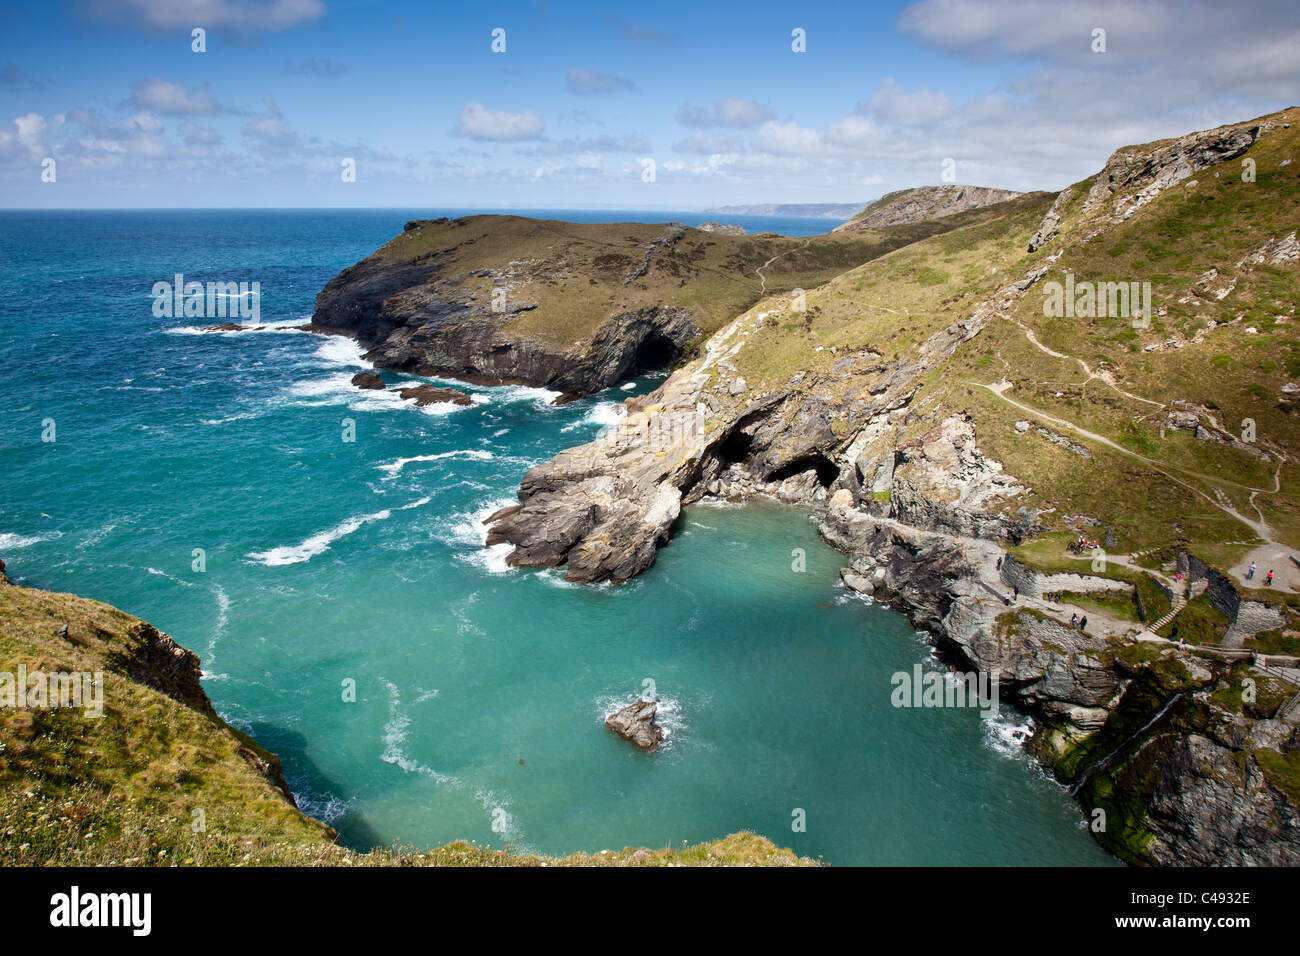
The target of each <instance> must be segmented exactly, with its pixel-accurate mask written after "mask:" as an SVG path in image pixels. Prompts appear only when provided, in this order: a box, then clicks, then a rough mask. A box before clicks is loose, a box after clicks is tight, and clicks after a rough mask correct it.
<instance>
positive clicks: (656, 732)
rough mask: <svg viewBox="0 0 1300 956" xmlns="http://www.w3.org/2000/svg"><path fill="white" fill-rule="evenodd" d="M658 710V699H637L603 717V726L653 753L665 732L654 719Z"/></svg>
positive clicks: (661, 741)
mask: <svg viewBox="0 0 1300 956" xmlns="http://www.w3.org/2000/svg"><path fill="white" fill-rule="evenodd" d="M658 712H659V701H658V700H637V701H633V702H632V703H630V704H628V705H627V706H626V707H624V708H622V709H620V710H616V711H615V712H614V713H612V714H609V715H608V716H607V717H606V718H605V726H606V727H608V728H609V729H610V730H612V731H614V733H616V734H618V735H619V736H620V737H622V738H623V739H624V740H630V741H632V743H634V744H636V745H637V746H638V747H640V748H641V749H642V750H648V751H650V752H651V753H654V752H655V751H656V750H658V749H659V745H660V744H661V743H663V741H664V739H665V737H667V734H665V733H664V730H663V728H662V727H660V726H659V724H658V723H657V722H656V721H655V715H656V714H657V713H658Z"/></svg>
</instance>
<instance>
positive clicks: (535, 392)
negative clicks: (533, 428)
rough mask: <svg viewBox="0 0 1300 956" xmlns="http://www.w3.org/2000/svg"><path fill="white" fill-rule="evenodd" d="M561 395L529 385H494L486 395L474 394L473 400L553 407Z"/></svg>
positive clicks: (561, 393) (484, 402)
mask: <svg viewBox="0 0 1300 956" xmlns="http://www.w3.org/2000/svg"><path fill="white" fill-rule="evenodd" d="M563 394H564V393H563V392H555V391H552V390H551V389H549V388H535V387H533V386H531V385H495V386H491V387H490V388H489V390H488V392H487V394H476V395H475V396H474V400H475V401H476V402H481V403H483V404H490V403H494V402H501V403H509V402H536V403H537V404H539V405H544V406H548V407H553V406H554V402H555V400H556V399H557V398H559V397H560V396H561V395H563Z"/></svg>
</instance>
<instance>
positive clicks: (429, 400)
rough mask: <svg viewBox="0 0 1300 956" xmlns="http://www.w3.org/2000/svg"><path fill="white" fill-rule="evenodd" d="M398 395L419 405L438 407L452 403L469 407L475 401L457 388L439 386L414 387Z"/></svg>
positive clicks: (403, 389)
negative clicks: (440, 404) (445, 403)
mask: <svg viewBox="0 0 1300 956" xmlns="http://www.w3.org/2000/svg"><path fill="white" fill-rule="evenodd" d="M397 394H398V395H400V396H402V398H404V399H407V400H408V401H410V400H414V401H415V404H417V405H436V404H438V403H440V402H451V403H452V404H453V405H469V404H471V402H472V401H473V399H471V398H470V397H469V396H468V395H466V394H465V393H464V392H462V391H460V390H459V389H455V388H440V387H438V386H437V385H414V386H410V387H408V388H401V389H398V390H397Z"/></svg>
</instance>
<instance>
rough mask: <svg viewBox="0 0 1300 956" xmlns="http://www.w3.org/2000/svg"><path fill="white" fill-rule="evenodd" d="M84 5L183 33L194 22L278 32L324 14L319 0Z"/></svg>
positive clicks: (131, 0)
mask: <svg viewBox="0 0 1300 956" xmlns="http://www.w3.org/2000/svg"><path fill="white" fill-rule="evenodd" d="M86 9H87V11H88V12H89V13H90V15H92V16H95V17H99V18H101V19H109V20H119V21H127V22H134V23H136V24H138V25H140V26H143V27H146V28H148V29H151V30H184V31H186V32H187V33H188V32H189V30H190V29H191V28H193V27H197V26H201V27H204V28H205V29H208V30H229V31H231V32H234V33H256V32H269V33H278V32H280V31H282V30H288V29H289V28H291V27H296V26H301V25H302V24H304V23H311V22H312V21H313V20H319V19H320V18H321V17H322V16H324V15H325V4H324V3H323V2H321V0H89V3H88V4H87V5H86Z"/></svg>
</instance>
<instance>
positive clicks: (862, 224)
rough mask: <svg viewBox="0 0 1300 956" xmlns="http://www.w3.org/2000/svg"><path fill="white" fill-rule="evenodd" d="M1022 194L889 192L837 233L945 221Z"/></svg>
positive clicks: (966, 189) (950, 189)
mask: <svg viewBox="0 0 1300 956" xmlns="http://www.w3.org/2000/svg"><path fill="white" fill-rule="evenodd" d="M1020 195H1022V193H1018V192H1014V191H1013V190H1010V189H994V188H992V187H989V186H916V187H913V188H911V189H900V190H898V191H896V192H892V193H886V194H885V195H883V196H881V197H880V198H879V199H877V200H876V201H875V202H873V203H872V204H871V205H869V206H867V207H866V208H865V209H863V210H862V211H861V212H859V213H858V214H857V215H855V216H854V217H853V218H852V219H850V220H849V221H848V222H846V223H844V224H843V225H840V226H836V227H835V229H834V231H835V232H853V231H855V230H858V229H880V228H882V227H884V226H899V225H903V224H904V223H912V222H922V221H924V220H928V219H942V218H943V217H944V216H951V215H953V214H955V213H959V212H966V211H967V210H969V209H978V208H980V207H981V206H991V205H993V204H994V203H1000V202H1006V201H1007V200H1009V199H1015V198H1016V197H1017V196H1020Z"/></svg>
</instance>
